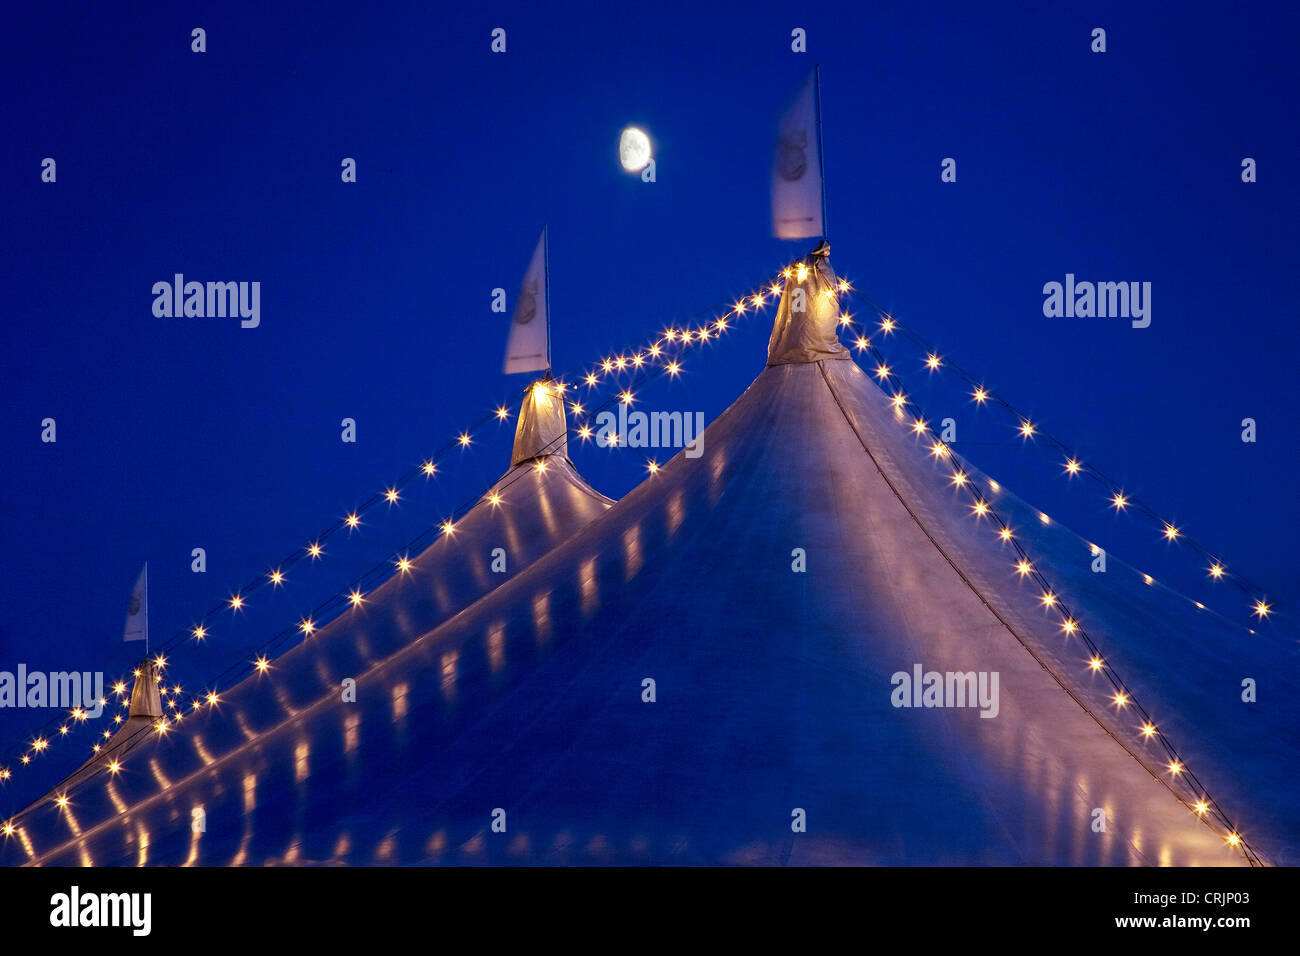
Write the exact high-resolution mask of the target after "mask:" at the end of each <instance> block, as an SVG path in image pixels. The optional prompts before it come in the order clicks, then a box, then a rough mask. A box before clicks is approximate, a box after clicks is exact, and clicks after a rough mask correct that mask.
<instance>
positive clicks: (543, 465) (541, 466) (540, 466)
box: [537, 460, 546, 474]
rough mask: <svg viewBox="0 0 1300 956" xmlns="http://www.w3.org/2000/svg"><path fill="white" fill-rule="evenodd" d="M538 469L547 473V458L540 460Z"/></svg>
mask: <svg viewBox="0 0 1300 956" xmlns="http://www.w3.org/2000/svg"><path fill="white" fill-rule="evenodd" d="M537 470H538V471H540V472H542V474H545V473H546V461H545V460H542V461H539V462H538V463H537Z"/></svg>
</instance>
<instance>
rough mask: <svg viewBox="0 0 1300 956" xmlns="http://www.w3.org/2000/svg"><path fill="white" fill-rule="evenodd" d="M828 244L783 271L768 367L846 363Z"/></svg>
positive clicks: (847, 351)
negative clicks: (838, 331) (825, 362)
mask: <svg viewBox="0 0 1300 956" xmlns="http://www.w3.org/2000/svg"><path fill="white" fill-rule="evenodd" d="M830 252H831V244H830V243H829V242H827V241H826V240H825V239H823V240H822V241H821V242H820V243H819V244H818V245H817V248H816V249H814V250H813V251H812V252H810V253H808V255H806V256H804V257H803V258H802V259H800V260H799V261H798V262H797V263H795V264H794V265H793V266H791V267H790V268H789V269H787V270H786V273H785V276H786V282H785V288H784V289H783V290H782V291H781V305H780V307H779V308H778V309H777V312H776V320H775V322H773V324H772V337H771V339H769V340H768V343H767V364H768V365H793V364H798V363H806V362H820V361H821V360H822V359H846V358H848V357H849V350H848V349H846V348H845V347H844V346H843V345H841V344H840V340H839V336H838V335H837V334H836V329H837V328H838V327H839V320H840V299H839V279H838V278H837V277H836V275H835V270H834V269H832V268H831V260H830Z"/></svg>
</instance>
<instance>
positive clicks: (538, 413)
mask: <svg viewBox="0 0 1300 956" xmlns="http://www.w3.org/2000/svg"><path fill="white" fill-rule="evenodd" d="M568 454H569V440H568V425H567V423H566V421H565V417H564V395H563V394H562V393H561V392H560V386H559V384H558V383H557V382H555V381H554V380H553V379H552V378H551V377H550V375H547V376H546V377H545V378H542V379H539V380H538V381H536V382H533V384H532V385H530V386H529V387H528V391H527V393H526V394H525V395H524V401H523V404H522V405H521V406H520V409H519V423H518V424H517V425H516V426H515V447H514V451H513V453H512V454H511V455H510V464H511V465H519V464H522V463H523V462H526V461H528V460H529V459H530V458H540V457H542V456H543V455H564V456H566V457H567V456H568Z"/></svg>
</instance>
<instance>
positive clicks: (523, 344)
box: [506, 229, 551, 375]
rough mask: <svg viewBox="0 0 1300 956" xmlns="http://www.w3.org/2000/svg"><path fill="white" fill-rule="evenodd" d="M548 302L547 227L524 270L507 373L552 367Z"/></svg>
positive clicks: (511, 334) (507, 359) (507, 354)
mask: <svg viewBox="0 0 1300 956" xmlns="http://www.w3.org/2000/svg"><path fill="white" fill-rule="evenodd" d="M549 304H550V303H548V302H547V301H546V230H545V229H543V230H542V237H541V238H540V239H538V240H537V248H536V250H534V252H533V260H532V262H530V263H529V264H528V271H527V272H526V273H524V281H523V284H522V285H521V286H520V287H519V296H518V297H517V298H516V299H515V314H514V318H513V319H512V320H511V322H510V340H509V341H508V342H507V343H506V374H507V375H513V374H515V373H516V372H536V371H538V370H541V369H547V368H550V365H551V357H550V355H549V354H548V352H549V347H548V342H547V323H548V322H549V321H550V315H549V309H548V306H549Z"/></svg>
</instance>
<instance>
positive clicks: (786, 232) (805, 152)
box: [772, 70, 826, 239]
mask: <svg viewBox="0 0 1300 956" xmlns="http://www.w3.org/2000/svg"><path fill="white" fill-rule="evenodd" d="M817 123H818V117H817V74H816V71H815V70H814V71H813V72H811V73H809V74H808V79H806V80H805V81H804V84H803V86H801V87H800V88H799V92H798V94H797V95H796V96H795V98H794V102H793V103H792V104H791V105H790V108H789V109H787V110H786V112H785V115H783V116H782V117H781V123H780V125H779V126H778V128H777V142H776V157H775V161H774V162H773V164H772V232H773V234H775V235H776V237H777V238H778V239H806V238H809V237H810V236H822V235H825V230H826V225H825V223H824V222H823V217H822V167H821V153H820V148H821V147H820V143H819V142H818V139H817Z"/></svg>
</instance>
